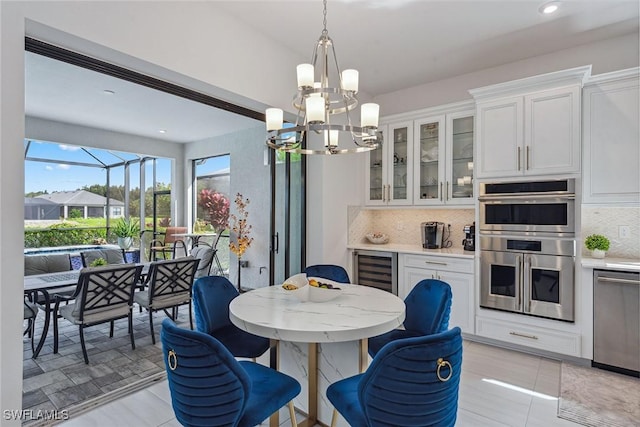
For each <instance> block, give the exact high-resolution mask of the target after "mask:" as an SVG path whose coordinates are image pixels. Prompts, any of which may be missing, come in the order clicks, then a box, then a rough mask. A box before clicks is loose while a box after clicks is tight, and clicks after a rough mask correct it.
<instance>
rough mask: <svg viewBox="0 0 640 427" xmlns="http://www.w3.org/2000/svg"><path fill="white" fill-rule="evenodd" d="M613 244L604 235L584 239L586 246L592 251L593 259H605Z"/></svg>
mask: <svg viewBox="0 0 640 427" xmlns="http://www.w3.org/2000/svg"><path fill="white" fill-rule="evenodd" d="M610 244H611V242H609V239H607V238H606V237H605V236H603V235H602V234H591V235H589V236H587V238H586V239H584V245H585V246H586V247H587V249H589V250H590V251H591V256H592V257H593V258H604V255H605V253H606V252H607V251H608V250H609V246H610Z"/></svg>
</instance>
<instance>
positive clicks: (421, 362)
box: [358, 327, 462, 426]
mask: <svg viewBox="0 0 640 427" xmlns="http://www.w3.org/2000/svg"><path fill="white" fill-rule="evenodd" d="M439 359H442V362H441V363H444V365H443V366H441V367H440V376H441V377H442V378H446V377H448V376H449V375H451V376H450V378H449V379H448V380H447V381H441V380H440V379H439V378H438V375H437V371H438V360H439ZM445 362H448V363H449V364H450V366H448V365H447V364H446V363H445ZM461 368H462V336H461V333H460V328H458V327H455V328H453V329H450V330H448V331H445V332H442V333H439V334H434V335H426V336H421V337H415V338H405V339H400V340H396V341H392V342H390V343H388V344H386V345H385V346H384V347H383V348H382V349H381V350H380V352H379V353H378V354H377V355H376V357H375V358H374V359H373V361H372V362H371V365H369V368H368V369H367V371H366V372H365V373H364V374H363V375H362V378H361V379H360V383H359V385H358V398H359V400H360V402H361V404H362V409H363V411H364V414H365V417H366V419H367V420H368V421H369V425H372V426H382V425H384V426H453V425H455V420H456V413H457V411H458V389H459V385H460V370H461Z"/></svg>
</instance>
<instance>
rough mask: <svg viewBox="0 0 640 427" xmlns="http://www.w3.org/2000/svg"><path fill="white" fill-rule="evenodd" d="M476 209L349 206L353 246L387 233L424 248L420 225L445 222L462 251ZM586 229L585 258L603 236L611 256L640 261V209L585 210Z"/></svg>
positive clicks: (398, 240) (580, 240) (579, 238)
mask: <svg viewBox="0 0 640 427" xmlns="http://www.w3.org/2000/svg"><path fill="white" fill-rule="evenodd" d="M474 216H475V214H474V210H473V209H451V210H448V209H401V208H398V209H388V210H387V209H385V210H382V209H379V210H376V209H366V208H363V207H361V206H349V214H348V220H349V243H350V244H356V243H367V240H366V238H365V234H367V233H375V232H378V233H385V234H387V235H389V240H390V242H392V243H399V244H412V245H420V244H422V241H421V239H422V236H421V231H420V223H421V222H426V221H441V222H444V223H447V224H451V241H452V242H453V247H454V248H455V247H462V239H463V238H464V231H463V227H464V226H465V225H467V224H471V223H473V221H474ZM581 216H582V227H581V231H580V232H579V233H576V241H577V245H578V248H579V250H581V251H582V255H583V256H590V255H591V254H590V252H589V251H588V250H587V249H586V248H585V247H584V244H583V242H584V238H585V237H587V236H588V235H590V234H602V235H605V236H607V237H608V238H609V240H610V241H611V247H610V248H609V252H607V256H610V257H616V258H631V259H640V207H590V206H583V207H582V213H581ZM621 225H622V226H628V227H629V237H626V238H620V237H619V226H621Z"/></svg>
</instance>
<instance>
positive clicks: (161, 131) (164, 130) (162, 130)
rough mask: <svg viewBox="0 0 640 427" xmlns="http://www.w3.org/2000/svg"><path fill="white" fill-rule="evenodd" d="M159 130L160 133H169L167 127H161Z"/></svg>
mask: <svg viewBox="0 0 640 427" xmlns="http://www.w3.org/2000/svg"><path fill="white" fill-rule="evenodd" d="M158 132H160V133H167V130H166V129H160V130H159V131H158Z"/></svg>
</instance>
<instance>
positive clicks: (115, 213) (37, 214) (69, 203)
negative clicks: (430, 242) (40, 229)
mask: <svg viewBox="0 0 640 427" xmlns="http://www.w3.org/2000/svg"><path fill="white" fill-rule="evenodd" d="M109 209H110V213H109V216H110V217H111V218H118V217H121V216H123V215H124V202H121V201H120V200H116V199H112V198H110V199H109ZM72 211H79V212H80V215H79V216H75V217H79V218H105V217H106V214H107V198H106V197H104V196H101V195H99V194H95V193H91V192H89V191H86V190H77V191H56V192H54V193H51V194H42V195H40V196H36V197H33V198H25V210H24V219H58V218H64V219H68V218H71V217H74V215H71V216H70V214H71V212H72Z"/></svg>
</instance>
